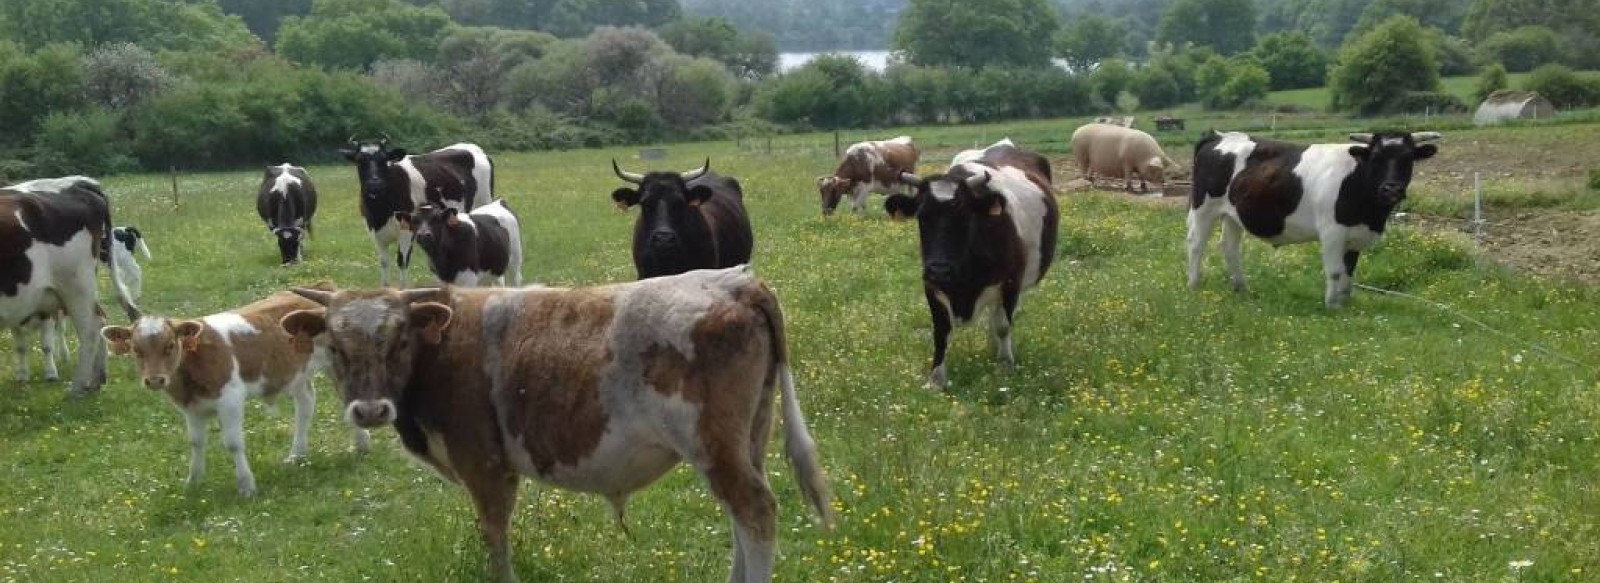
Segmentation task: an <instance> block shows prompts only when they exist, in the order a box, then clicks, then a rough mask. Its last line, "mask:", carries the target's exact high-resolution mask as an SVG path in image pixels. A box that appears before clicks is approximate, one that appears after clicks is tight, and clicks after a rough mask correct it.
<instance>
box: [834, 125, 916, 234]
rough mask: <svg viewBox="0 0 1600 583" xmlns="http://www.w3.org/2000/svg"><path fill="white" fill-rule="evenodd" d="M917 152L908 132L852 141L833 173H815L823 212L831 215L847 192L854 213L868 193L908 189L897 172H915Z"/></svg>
mask: <svg viewBox="0 0 1600 583" xmlns="http://www.w3.org/2000/svg"><path fill="white" fill-rule="evenodd" d="M920 156H921V153H920V152H918V151H917V147H916V145H914V144H912V143H911V138H910V137H908V136H900V137H898V138H895V139H893V140H884V141H873V142H860V143H857V144H853V145H851V146H850V148H849V149H848V150H845V152H844V159H843V160H840V161H839V167H838V168H837V169H835V170H834V171H833V174H831V175H828V176H818V177H817V192H818V193H819V194H821V195H822V215H823V216H828V215H832V214H833V211H834V209H836V208H838V207H839V200H840V199H842V198H844V195H845V194H846V193H849V194H850V204H851V210H852V211H854V212H856V213H860V212H862V211H865V210H866V209H867V195H869V194H871V193H874V192H876V193H878V194H907V193H909V192H910V188H909V187H908V186H907V185H906V184H905V183H903V182H901V181H900V173H902V172H916V170H917V159H918V158H919V157H920Z"/></svg>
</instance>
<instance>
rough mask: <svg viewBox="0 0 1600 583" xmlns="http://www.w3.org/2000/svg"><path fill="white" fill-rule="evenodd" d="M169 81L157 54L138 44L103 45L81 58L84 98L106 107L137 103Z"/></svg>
mask: <svg viewBox="0 0 1600 583" xmlns="http://www.w3.org/2000/svg"><path fill="white" fill-rule="evenodd" d="M172 83H173V78H172V75H171V74H170V73H168V72H167V70H166V68H165V67H162V66H161V64H160V63H158V62H156V56H155V55H153V54H151V53H150V51H147V50H145V49H144V48H143V47H140V46H139V45H135V44H132V43H117V44H109V45H102V46H101V47H100V48H97V49H95V50H93V51H91V52H90V53H89V54H87V55H84V57H83V93H84V97H86V98H87V99H88V100H89V102H91V103H94V104H97V105H100V106H102V107H105V108H106V109H107V110H117V109H122V108H125V107H131V106H134V105H138V104H139V103H140V102H143V101H145V100H146V99H149V98H150V97H152V96H154V95H155V94H157V93H160V92H161V90H163V89H166V88H167V87H168V86H170V85H172ZM93 119H98V118H93Z"/></svg>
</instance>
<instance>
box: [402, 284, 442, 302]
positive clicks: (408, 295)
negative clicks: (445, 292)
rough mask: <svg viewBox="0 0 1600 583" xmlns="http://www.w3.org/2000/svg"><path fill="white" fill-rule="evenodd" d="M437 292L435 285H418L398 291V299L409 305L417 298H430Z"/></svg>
mask: <svg viewBox="0 0 1600 583" xmlns="http://www.w3.org/2000/svg"><path fill="white" fill-rule="evenodd" d="M438 293H439V288H436V287H419V288H416V289H408V290H405V291H402V292H400V300H401V301H403V302H405V303H406V304H408V305H409V304H411V303H412V302H416V301H418V300H423V299H427V298H431V297H433V296H435V295H437V294H438Z"/></svg>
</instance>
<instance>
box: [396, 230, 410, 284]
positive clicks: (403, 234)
mask: <svg viewBox="0 0 1600 583" xmlns="http://www.w3.org/2000/svg"><path fill="white" fill-rule="evenodd" d="M396 253H397V254H396V255H395V267H398V268H400V287H401V289H404V288H407V287H411V274H410V270H411V231H410V230H405V231H400V250H399V251H397V252H396Z"/></svg>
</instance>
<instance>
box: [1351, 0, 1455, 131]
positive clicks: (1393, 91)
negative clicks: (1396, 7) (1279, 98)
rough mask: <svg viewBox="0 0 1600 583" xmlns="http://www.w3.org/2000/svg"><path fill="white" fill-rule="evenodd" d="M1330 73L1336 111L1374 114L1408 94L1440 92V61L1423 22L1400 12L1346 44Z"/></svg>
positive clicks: (1383, 110) (1384, 109)
mask: <svg viewBox="0 0 1600 583" xmlns="http://www.w3.org/2000/svg"><path fill="white" fill-rule="evenodd" d="M1329 77H1330V79H1329V81H1330V85H1331V89H1332V92H1333V107H1334V109H1336V110H1341V111H1355V112H1357V113H1360V114H1362V115H1372V114H1376V113H1382V112H1385V111H1389V110H1390V109H1391V108H1392V107H1393V106H1394V105H1396V104H1397V103H1398V102H1399V100H1400V99H1401V98H1402V97H1404V96H1405V95H1406V94H1407V93H1409V92H1413V91H1438V89H1439V63H1438V61H1436V60H1435V58H1434V52H1433V47H1431V46H1429V45H1428V43H1427V41H1426V40H1425V36H1424V33H1423V29H1422V25H1420V24H1418V23H1417V20H1416V19H1414V18H1410V17H1405V16H1396V17H1394V18H1391V19H1389V20H1388V21H1386V22H1384V23H1383V24H1380V25H1378V27H1377V28H1375V29H1373V30H1372V32H1369V33H1367V34H1364V35H1361V36H1360V37H1359V38H1357V39H1356V40H1355V41H1353V42H1351V43H1350V44H1348V45H1345V47H1344V49H1343V50H1341V51H1339V60H1338V64H1336V65H1334V68H1333V70H1332V72H1330V73H1329Z"/></svg>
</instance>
